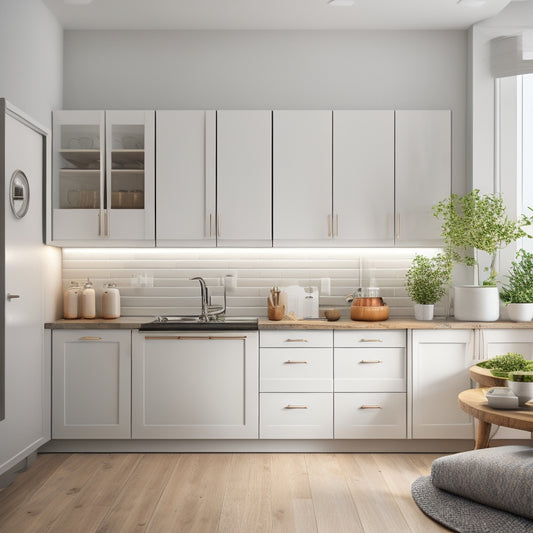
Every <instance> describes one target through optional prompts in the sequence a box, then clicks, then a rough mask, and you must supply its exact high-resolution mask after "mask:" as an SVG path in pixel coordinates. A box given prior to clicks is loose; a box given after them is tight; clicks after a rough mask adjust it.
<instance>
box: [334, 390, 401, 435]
mask: <svg viewBox="0 0 533 533" xmlns="http://www.w3.org/2000/svg"><path fill="white" fill-rule="evenodd" d="M406 415H407V395H406V394H405V393H397V392H396V393H391V392H336V393H335V438H336V439H405V437H406Z"/></svg>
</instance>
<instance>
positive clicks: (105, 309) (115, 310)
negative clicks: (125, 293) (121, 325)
mask: <svg viewBox="0 0 533 533" xmlns="http://www.w3.org/2000/svg"><path fill="white" fill-rule="evenodd" d="M102 316H103V317H104V318H119V317H120V292H119V290H118V289H117V285H116V283H106V284H105V285H104V291H103V292H102Z"/></svg>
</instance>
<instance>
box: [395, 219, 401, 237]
mask: <svg viewBox="0 0 533 533" xmlns="http://www.w3.org/2000/svg"><path fill="white" fill-rule="evenodd" d="M401 220H402V219H401V218H400V213H398V216H397V217H396V222H397V224H398V226H397V228H396V238H397V239H399V238H400V228H401Z"/></svg>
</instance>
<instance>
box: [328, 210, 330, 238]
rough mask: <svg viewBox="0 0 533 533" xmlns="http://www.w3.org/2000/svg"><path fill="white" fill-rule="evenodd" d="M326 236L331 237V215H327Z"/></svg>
mask: <svg viewBox="0 0 533 533" xmlns="http://www.w3.org/2000/svg"><path fill="white" fill-rule="evenodd" d="M328 237H331V215H328Z"/></svg>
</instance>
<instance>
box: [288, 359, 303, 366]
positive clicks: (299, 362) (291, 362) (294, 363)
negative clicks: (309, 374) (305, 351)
mask: <svg viewBox="0 0 533 533" xmlns="http://www.w3.org/2000/svg"><path fill="white" fill-rule="evenodd" d="M283 364H284V365H306V364H307V361H291V360H290V359H288V360H287V361H285V362H284V363H283Z"/></svg>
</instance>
